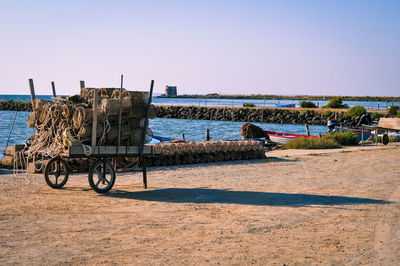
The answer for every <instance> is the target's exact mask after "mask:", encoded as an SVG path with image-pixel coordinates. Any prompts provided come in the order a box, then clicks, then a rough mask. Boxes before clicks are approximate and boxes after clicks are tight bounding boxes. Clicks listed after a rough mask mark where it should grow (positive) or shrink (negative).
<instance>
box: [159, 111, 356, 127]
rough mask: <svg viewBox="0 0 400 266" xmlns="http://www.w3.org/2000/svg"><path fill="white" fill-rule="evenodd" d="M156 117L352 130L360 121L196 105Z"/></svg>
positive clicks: (313, 113) (341, 116) (343, 116)
mask: <svg viewBox="0 0 400 266" xmlns="http://www.w3.org/2000/svg"><path fill="white" fill-rule="evenodd" d="M156 117H163V118H178V119H189V120H191V119H199V120H219V121H234V122H262V123H279V124H280V123H283V124H308V125H326V123H327V120H328V119H336V120H337V121H338V122H339V123H340V124H342V125H343V126H349V127H353V126H356V125H357V122H358V121H359V120H360V117H350V116H348V115H347V113H346V112H334V111H333V110H332V112H330V113H329V114H327V115H326V114H325V113H321V112H320V111H314V110H306V111H300V110H296V109H270V108H237V107H236V108H235V107H233V108H232V107H197V106H156Z"/></svg>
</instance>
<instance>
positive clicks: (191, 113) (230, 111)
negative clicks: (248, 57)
mask: <svg viewBox="0 0 400 266" xmlns="http://www.w3.org/2000/svg"><path fill="white" fill-rule="evenodd" d="M16 108H17V109H18V111H29V112H31V111H32V105H31V103H30V102H18V103H17V104H16V102H14V101H0V110H8V111H14V110H15V109H16ZM155 111H156V117H160V118H178V119H189V120H196V119H197V120H218V121H234V122H262V123H278V124H280V123H283V124H301V125H303V124H309V125H326V123H327V120H328V119H336V120H337V121H338V122H339V123H340V124H342V125H343V126H349V127H354V126H356V125H357V123H358V121H359V120H360V117H350V116H348V115H347V112H335V110H333V109H332V110H331V112H330V113H329V112H328V113H329V114H328V115H326V114H325V112H323V111H321V110H320V109H317V110H297V109H272V108H240V107H199V106H156V107H155Z"/></svg>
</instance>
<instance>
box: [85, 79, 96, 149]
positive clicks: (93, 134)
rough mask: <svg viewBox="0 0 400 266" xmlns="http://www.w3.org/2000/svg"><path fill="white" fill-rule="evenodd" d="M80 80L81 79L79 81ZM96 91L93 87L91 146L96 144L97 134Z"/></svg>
mask: <svg viewBox="0 0 400 266" xmlns="http://www.w3.org/2000/svg"><path fill="white" fill-rule="evenodd" d="M81 82H82V81H81ZM98 97H99V95H98V91H97V89H94V96H93V123H92V146H96V145H97V143H96V136H97V135H96V134H97V104H98Z"/></svg>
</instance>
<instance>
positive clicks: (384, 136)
mask: <svg viewBox="0 0 400 266" xmlns="http://www.w3.org/2000/svg"><path fill="white" fill-rule="evenodd" d="M382 143H383V145H387V144H388V143H389V136H388V134H386V133H385V134H383V136H382Z"/></svg>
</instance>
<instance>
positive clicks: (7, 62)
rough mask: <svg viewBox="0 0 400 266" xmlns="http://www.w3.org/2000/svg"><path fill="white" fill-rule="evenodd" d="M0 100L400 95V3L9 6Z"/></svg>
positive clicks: (2, 17)
mask: <svg viewBox="0 0 400 266" xmlns="http://www.w3.org/2000/svg"><path fill="white" fill-rule="evenodd" d="M0 4H1V5H0V6H1V7H0V34H1V39H0V94H27V93H28V78H33V79H34V81H35V85H36V88H37V94H50V92H51V90H50V82H51V81H52V80H53V81H55V82H56V87H57V90H58V93H59V94H74V93H78V91H79V80H85V81H86V85H87V86H88V87H89V86H90V87H118V86H119V79H120V74H124V76H125V84H126V86H125V87H126V88H128V89H132V90H147V89H148V87H149V84H150V80H151V79H154V80H155V86H156V87H155V90H156V92H161V91H162V90H163V87H164V86H165V85H176V86H178V93H180V94H184V93H185V94H194V93H198V94H205V93H212V92H217V93H223V94H252V93H263V94H309V95H321V94H323V95H370V96H373V95H382V96H400V1H398V0H397V1H386V0H376V1H368V0H358V1H357V0H343V1H341V0H335V1H329V0H326V1H325V0H320V1H308V0H303V1H297V0H293V1H285V0H282V1H272V0H271V1H251V0H248V1H234V0H230V1H218V0H215V1H184V0H182V1H173V0H170V1H121V0H116V1H101V0H96V1H91V0H90V1H85V0H80V1H74V0H70V1H55V0H52V1H40V0H38V1H31V0H26V1H19V0H10V1H1V0H0Z"/></svg>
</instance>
